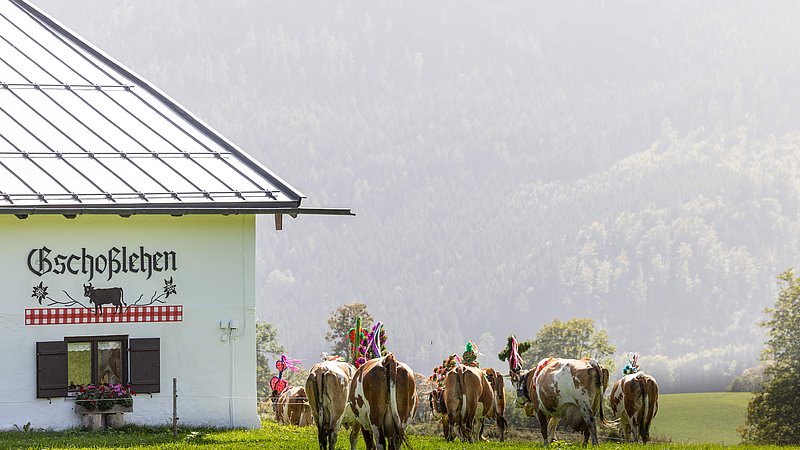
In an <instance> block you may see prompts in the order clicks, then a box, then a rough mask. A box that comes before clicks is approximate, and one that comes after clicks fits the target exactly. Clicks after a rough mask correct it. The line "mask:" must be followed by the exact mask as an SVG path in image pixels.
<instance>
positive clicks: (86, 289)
mask: <svg viewBox="0 0 800 450" xmlns="http://www.w3.org/2000/svg"><path fill="white" fill-rule="evenodd" d="M93 291H94V287H93V286H92V283H89V284H84V285H83V296H84V297H89V302H91V301H92V292H93Z"/></svg>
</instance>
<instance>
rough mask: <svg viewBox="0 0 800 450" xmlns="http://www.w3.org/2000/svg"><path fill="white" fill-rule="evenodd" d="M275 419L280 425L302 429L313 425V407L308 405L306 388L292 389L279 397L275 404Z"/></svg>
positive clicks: (297, 387)
mask: <svg viewBox="0 0 800 450" xmlns="http://www.w3.org/2000/svg"><path fill="white" fill-rule="evenodd" d="M275 419H276V420H277V421H278V423H283V424H290V425H297V426H300V427H305V426H308V425H311V420H312V418H311V406H310V405H309V404H308V397H306V390H305V388H303V387H300V386H296V387H292V388H289V389H287V390H285V391H283V393H282V394H281V395H280V396H278V400H277V401H276V402H275Z"/></svg>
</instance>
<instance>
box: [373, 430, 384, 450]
mask: <svg viewBox="0 0 800 450" xmlns="http://www.w3.org/2000/svg"><path fill="white" fill-rule="evenodd" d="M375 445H376V446H377V447H378V450H386V430H384V429H383V427H381V428H379V429H378V436H377V439H376V440H375Z"/></svg>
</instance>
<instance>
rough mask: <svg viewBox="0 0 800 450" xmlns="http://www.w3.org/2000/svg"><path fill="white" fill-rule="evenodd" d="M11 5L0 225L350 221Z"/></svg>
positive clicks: (3, 31) (1, 16) (6, 10)
mask: <svg viewBox="0 0 800 450" xmlns="http://www.w3.org/2000/svg"><path fill="white" fill-rule="evenodd" d="M302 199H303V194H301V193H300V192H298V191H297V190H296V189H294V188H293V187H292V186H290V185H289V184H287V183H286V182H284V181H283V180H281V179H280V178H279V177H277V176H276V175H274V174H273V173H271V172H270V171H269V170H267V169H266V168H265V167H264V166H262V165H261V164H259V163H258V162H257V161H255V160H254V159H253V158H251V157H250V156H249V155H247V154H246V153H244V152H243V151H241V150H240V149H238V148H237V147H236V146H235V145H233V144H232V143H231V142H229V141H228V140H226V139H225V138H224V137H223V136H221V135H220V134H219V133H217V132H216V131H214V130H212V129H211V128H210V127H209V126H207V125H205V124H204V123H202V122H201V121H200V120H199V119H197V118H196V117H194V116H193V115H192V114H191V113H189V112H188V111H187V110H186V109H184V108H183V107H181V106H180V105H178V104H177V103H176V102H175V101H173V100H172V99H170V98H169V97H167V96H166V95H165V94H164V93H162V92H161V91H159V90H158V89H157V88H156V87H154V86H153V85H151V84H150V83H148V82H147V81H145V80H144V79H142V78H141V77H139V76H138V75H136V74H135V73H133V72H131V71H130V70H129V69H127V68H125V67H124V66H122V65H121V64H119V63H118V62H116V61H115V60H113V59H112V58H110V57H109V56H107V55H105V54H104V53H102V52H101V51H100V50H98V49H96V48H95V47H93V46H92V45H91V44H89V43H87V42H86V41H84V40H83V39H82V38H80V37H78V36H77V35H75V34H74V33H73V32H71V31H70V30H68V29H67V28H65V27H64V26H63V25H61V24H59V23H58V22H56V21H55V20H54V19H52V18H51V17H49V16H47V15H46V14H44V13H43V12H42V11H40V10H39V9H37V8H36V7H34V6H32V5H30V4H28V3H26V2H25V1H23V0H0V213H7V214H11V213H13V214H18V215H26V214H33V213H51V214H67V215H71V214H84V213H94V214H103V213H113V214H123V215H125V214H143V213H144V214H158V213H168V214H189V213H226V214H227V213H248V214H258V213H276V212H286V213H290V214H298V213H312V214H313V213H316V214H350V212H349V211H348V210H343V209H305V208H303V209H301V208H300V203H301V201H302Z"/></svg>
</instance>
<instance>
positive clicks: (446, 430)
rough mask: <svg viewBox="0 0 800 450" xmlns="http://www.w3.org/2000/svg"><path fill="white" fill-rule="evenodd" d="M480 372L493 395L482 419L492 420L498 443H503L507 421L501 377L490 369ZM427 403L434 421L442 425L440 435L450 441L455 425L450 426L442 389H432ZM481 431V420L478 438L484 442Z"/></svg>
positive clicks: (453, 434)
mask: <svg viewBox="0 0 800 450" xmlns="http://www.w3.org/2000/svg"><path fill="white" fill-rule="evenodd" d="M481 371H482V372H483V377H484V378H485V380H486V381H487V382H488V385H489V387H490V388H491V390H492V393H493V397H492V398H493V400H492V404H491V407H490V409H489V410H487V411H485V414H484V415H483V417H482V418H494V420H495V422H496V423H497V426H498V428H500V441H504V440H505V432H506V426H507V421H506V418H505V409H506V393H505V385H504V383H503V376H502V375H501V374H500V373H498V372H497V371H496V370H494V369H492V368H484V369H481ZM482 388H483V389H484V390H486V386H485V385H484V386H482ZM428 402H429V404H430V408H431V411H432V413H433V417H434V419H436V420H439V421H440V422H441V424H442V433H443V434H444V438H445V440H447V441H452V440H453V439H455V433H453V431H454V428H455V424H454V425H453V427H451V426H450V418H449V417H448V414H447V405H446V404H445V394H444V388H439V387H437V388H434V389H433V391H431V393H430V395H429V397H428ZM476 407H477V405H476ZM468 409H469V408H468ZM483 430H484V423H483V420H481V427H480V430H479V436H480V437H481V440H486V438H484V437H483Z"/></svg>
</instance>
